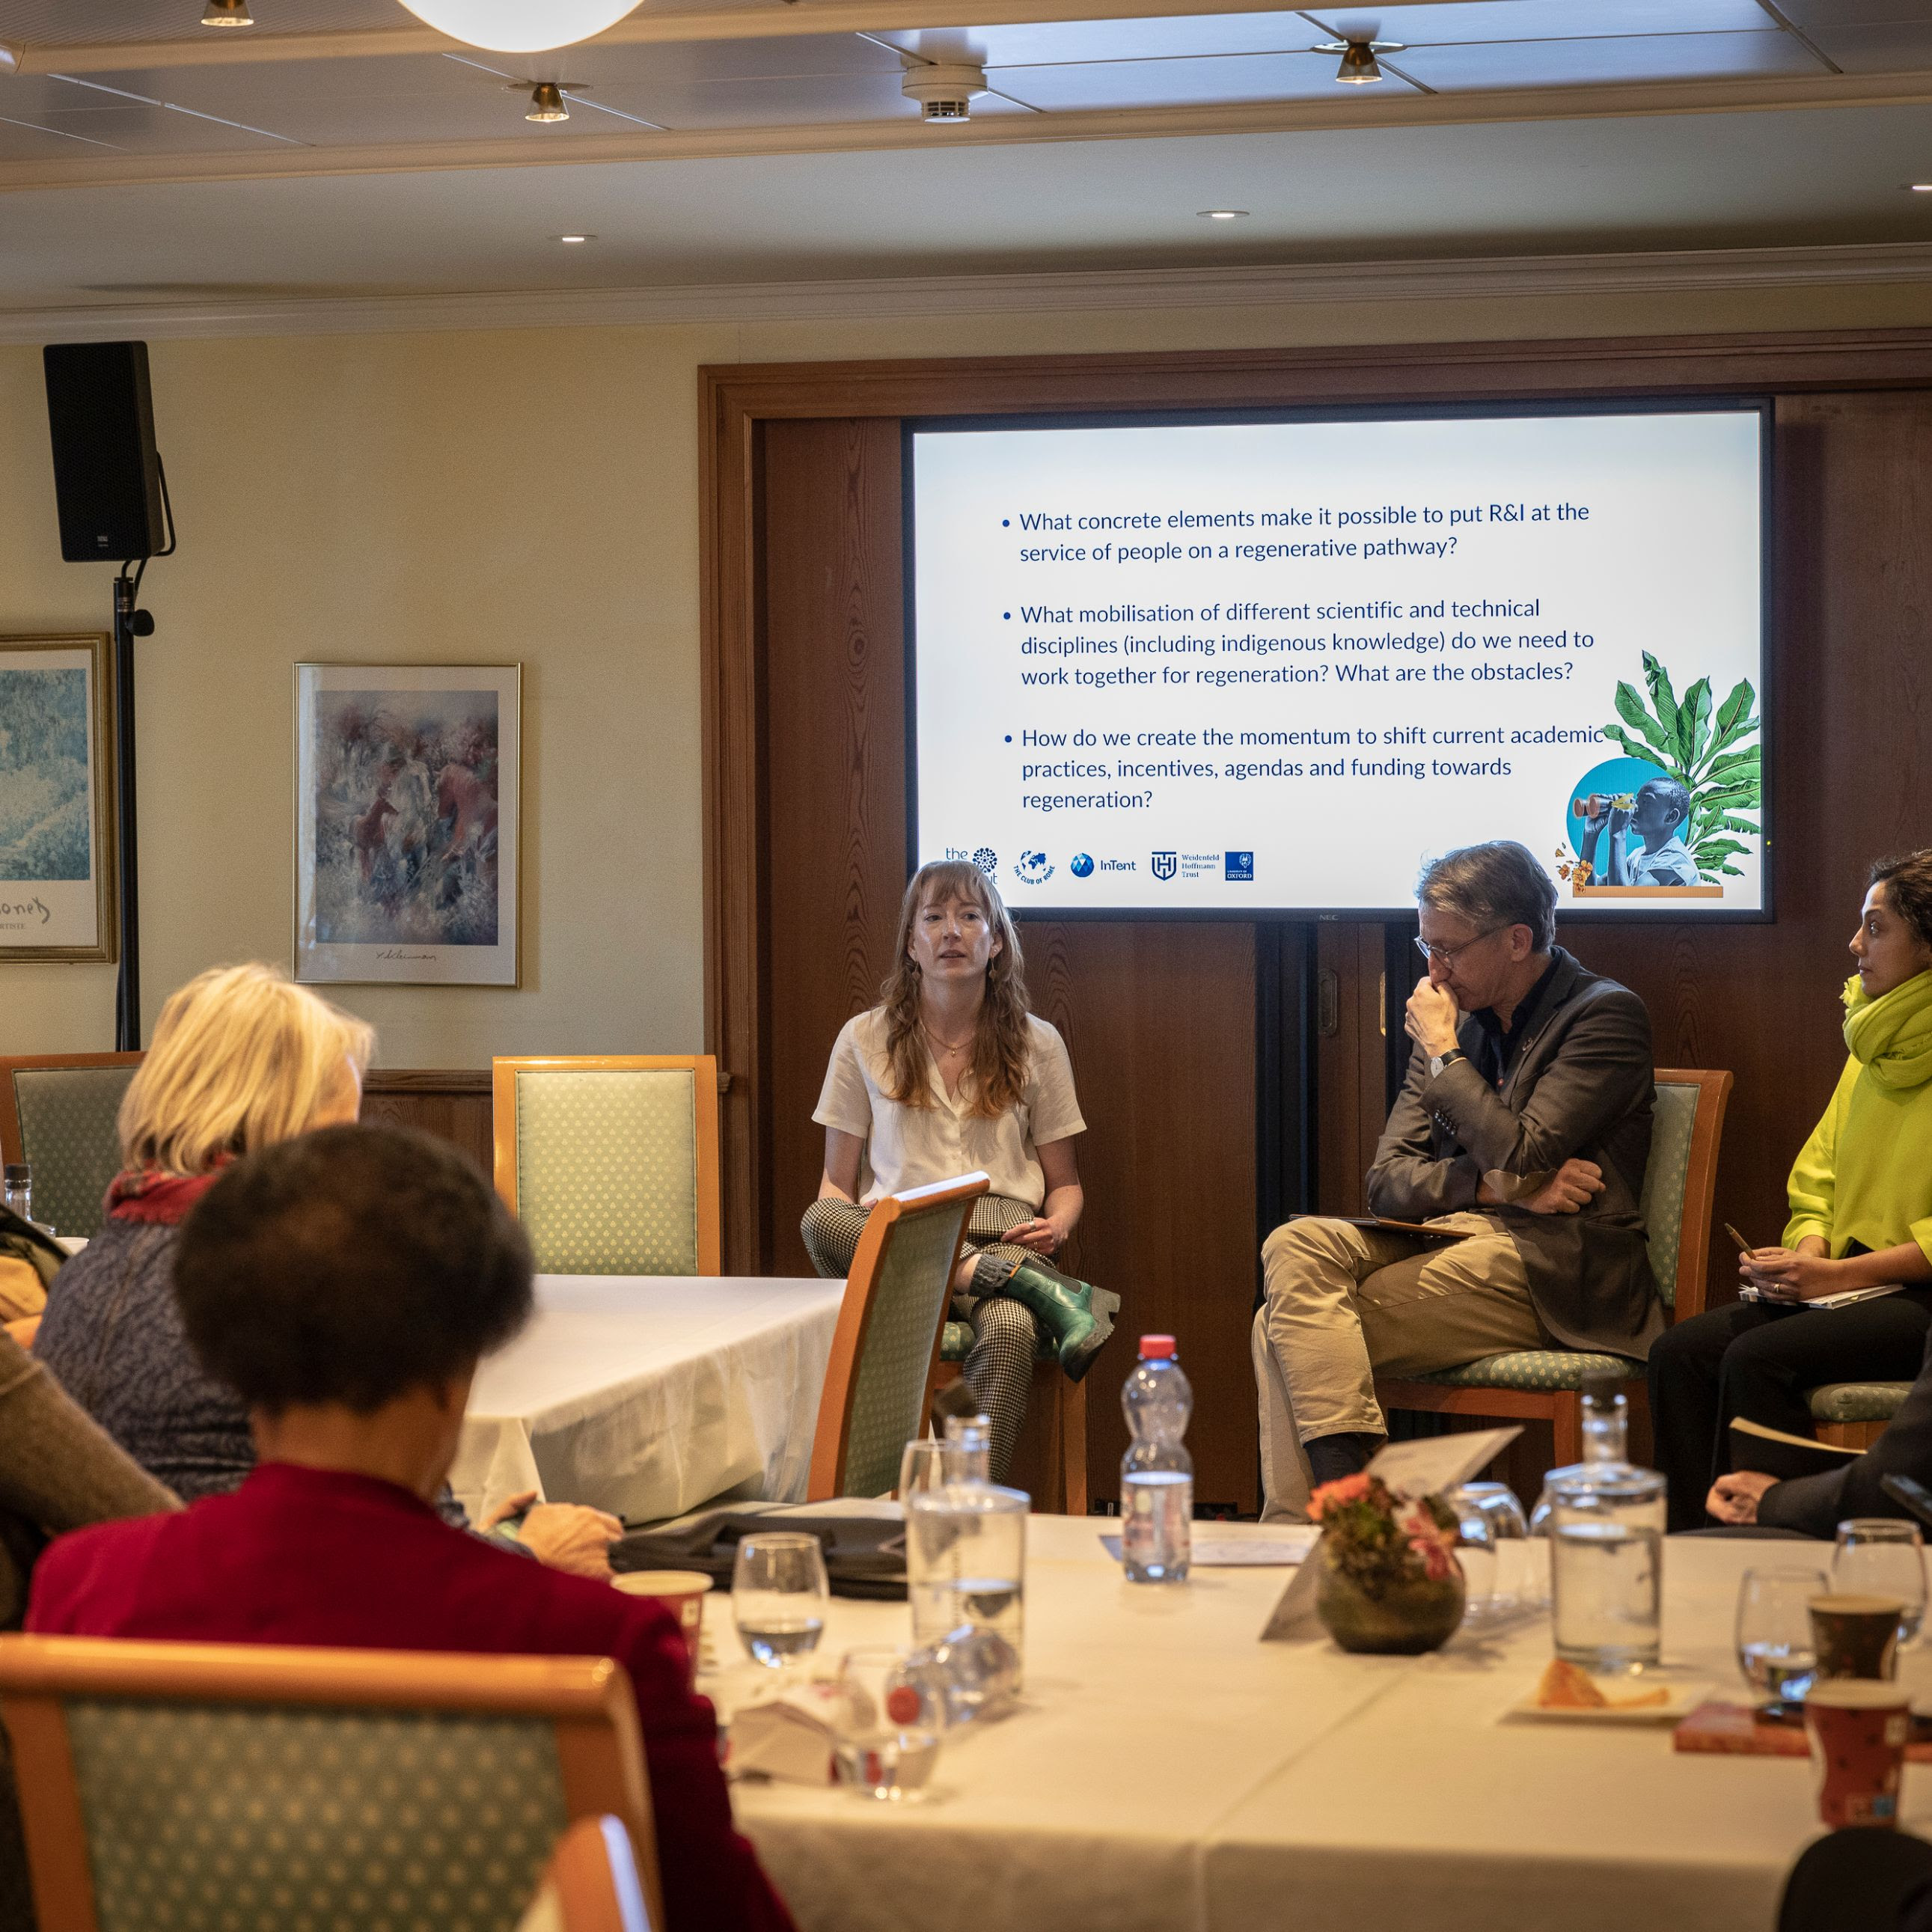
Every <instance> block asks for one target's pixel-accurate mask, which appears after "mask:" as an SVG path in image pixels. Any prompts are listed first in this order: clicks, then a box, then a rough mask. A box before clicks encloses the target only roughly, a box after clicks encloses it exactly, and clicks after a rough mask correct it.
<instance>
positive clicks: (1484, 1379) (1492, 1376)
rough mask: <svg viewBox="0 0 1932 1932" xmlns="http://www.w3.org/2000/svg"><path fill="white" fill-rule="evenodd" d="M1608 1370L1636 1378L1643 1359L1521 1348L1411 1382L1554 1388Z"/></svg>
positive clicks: (1569, 1385)
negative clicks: (1634, 1360) (1508, 1353)
mask: <svg viewBox="0 0 1932 1932" xmlns="http://www.w3.org/2000/svg"><path fill="white" fill-rule="evenodd" d="M1602 1370H1609V1371H1610V1373H1612V1374H1613V1375H1620V1376H1629V1377H1632V1378H1635V1377H1637V1376H1641V1375H1642V1374H1643V1364H1642V1363H1641V1362H1633V1361H1627V1360H1626V1359H1625V1358H1624V1357H1623V1356H1622V1355H1592V1354H1590V1353H1589V1352H1588V1351H1587V1350H1585V1349H1518V1350H1517V1351H1516V1352H1514V1353H1512V1354H1510V1355H1485V1356H1484V1358H1482V1360H1481V1361H1479V1362H1465V1363H1464V1364H1463V1366H1462V1367H1460V1369H1439V1370H1437V1371H1436V1373H1434V1374H1433V1375H1428V1376H1409V1378H1408V1379H1409V1381H1411V1382H1433V1383H1434V1384H1435V1385H1436V1386H1437V1387H1438V1388H1506V1389H1529V1390H1534V1391H1546V1392H1547V1391H1554V1390H1559V1389H1580V1388H1582V1387H1583V1378H1584V1377H1585V1376H1587V1375H1590V1374H1592V1373H1600V1372H1601V1371H1602Z"/></svg>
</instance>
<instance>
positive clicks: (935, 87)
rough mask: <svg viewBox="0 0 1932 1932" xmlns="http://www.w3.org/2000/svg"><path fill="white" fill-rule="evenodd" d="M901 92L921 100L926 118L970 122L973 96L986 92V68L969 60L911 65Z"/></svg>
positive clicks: (907, 96) (912, 99) (921, 110)
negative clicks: (966, 61)
mask: <svg viewBox="0 0 1932 1932" xmlns="http://www.w3.org/2000/svg"><path fill="white" fill-rule="evenodd" d="M899 88H900V92H901V93H903V94H904V96H905V98H907V100H908V101H917V102H918V103H919V118H921V119H922V120H926V121H970V120H971V118H972V117H973V97H974V95H976V94H984V93H985V92H986V69H985V68H983V67H976V66H973V65H969V64H967V63H964V62H961V63H956V64H941V65H937V66H932V67H915V68H907V70H906V77H905V79H904V80H903V81H901V83H899Z"/></svg>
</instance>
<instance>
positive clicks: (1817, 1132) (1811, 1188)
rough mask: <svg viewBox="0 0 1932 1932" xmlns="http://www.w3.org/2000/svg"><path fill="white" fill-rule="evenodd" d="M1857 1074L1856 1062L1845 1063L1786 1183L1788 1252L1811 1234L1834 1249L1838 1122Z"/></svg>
mask: <svg viewBox="0 0 1932 1932" xmlns="http://www.w3.org/2000/svg"><path fill="white" fill-rule="evenodd" d="M1857 1078H1858V1062H1857V1061H1855V1060H1847V1061H1846V1063H1845V1070H1844V1072H1843V1073H1841V1075H1840V1076H1838V1086H1837V1087H1836V1088H1835V1089H1834V1090H1833V1092H1832V1098H1831V1102H1830V1104H1829V1106H1827V1107H1826V1109H1825V1112H1824V1113H1823V1115H1822V1116H1821V1117H1820V1120H1819V1122H1818V1124H1817V1126H1816V1127H1814V1128H1813V1129H1812V1130H1811V1139H1809V1140H1808V1141H1807V1142H1805V1145H1804V1146H1803V1147H1802V1148H1800V1149H1799V1152H1798V1158H1797V1159H1796V1160H1795V1161H1793V1163H1791V1178H1790V1180H1789V1181H1787V1182H1786V1183H1785V1193H1786V1196H1787V1198H1788V1199H1789V1200H1790V1203H1791V1219H1790V1220H1789V1221H1787V1223H1785V1227H1784V1245H1785V1247H1787V1248H1795V1247H1797V1245H1798V1244H1799V1242H1800V1241H1803V1240H1804V1239H1805V1237H1806V1236H1807V1235H1818V1236H1820V1238H1822V1239H1823V1241H1824V1242H1825V1244H1826V1247H1828V1248H1829V1247H1830V1245H1831V1241H1832V1216H1833V1214H1834V1211H1835V1208H1836V1207H1837V1205H1838V1122H1839V1119H1840V1118H1841V1115H1843V1112H1844V1103H1845V1091H1846V1088H1847V1087H1848V1086H1849V1085H1850V1084H1851V1083H1852V1082H1853V1081H1855V1079H1857Z"/></svg>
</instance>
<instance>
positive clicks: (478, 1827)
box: [68, 1700, 568, 1932]
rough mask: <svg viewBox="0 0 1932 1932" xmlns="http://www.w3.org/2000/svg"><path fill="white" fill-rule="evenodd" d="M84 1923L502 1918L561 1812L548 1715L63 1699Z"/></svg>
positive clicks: (216, 1924)
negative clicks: (91, 1897) (85, 1893)
mask: <svg viewBox="0 0 1932 1932" xmlns="http://www.w3.org/2000/svg"><path fill="white" fill-rule="evenodd" d="M68 1735H69V1738H70V1739H71V1746H72V1749H73V1753H74V1776H75V1781H76V1783H77V1786H78V1787H79V1791H80V1802H81V1808H82V1811H83V1815H84V1818H85V1821H86V1833H87V1852H88V1862H89V1867H90V1870H91V1875H92V1879H93V1882H94V1892H95V1912H96V1916H97V1919H98V1924H99V1926H100V1928H101V1932H157V1928H160V1927H167V1928H170V1932H229V1928H239V1932H248V1928H254V1927H267V1926H283V1927H296V1926H302V1925H316V1926H346V1925H357V1926H371V1927H373V1926H376V1925H379V1924H381V1925H389V1926H394V1927H410V1928H411V1932H513V1928H514V1927H515V1926H516V1924H517V1921H518V1919H519V1918H520V1917H521V1915H522V1913H523V1907H524V1906H526V1904H527V1903H528V1902H529V1900H530V1898H531V1897H532V1894H534V1893H535V1891H536V1889H537V1888H538V1884H539V1882H541V1879H542V1876H543V1873H544V1866H545V1864H546V1863H547V1861H548V1858H549V1856H550V1849H551V1847H552V1846H553V1845H554V1844H555V1843H556V1841H557V1838H559V1835H561V1833H562V1831H563V1829H564V1826H565V1824H566V1823H568V1816H567V1814H566V1811H565V1802H564V1792H563V1781H562V1771H561V1769H560V1766H559V1761H558V1757H557V1747H556V1728H555V1726H554V1724H553V1722H552V1721H550V1720H549V1719H547V1718H542V1719H538V1718H522V1717H507V1718H505V1717H493V1716H469V1715H422V1716H419V1715H415V1714H413V1713H403V1712H387V1711H343V1712H338V1711H318V1710H305V1709H273V1708H263V1707H254V1708H240V1709H237V1708H232V1707H223V1706H196V1705H191V1704H190V1705H181V1706H172V1707H171V1706H164V1705H161V1706H157V1705H155V1704H151V1703H120V1702H118V1701H115V1700H74V1701H73V1702H71V1703H69V1704H68Z"/></svg>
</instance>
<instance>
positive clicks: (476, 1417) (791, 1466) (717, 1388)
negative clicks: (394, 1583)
mask: <svg viewBox="0 0 1932 1932" xmlns="http://www.w3.org/2000/svg"><path fill="white" fill-rule="evenodd" d="M844 1289H845V1284H844V1283H843V1282H841V1281H820V1280H816V1279H814V1280H803V1281H799V1280H759V1279H753V1278H751V1277H737V1276H730V1275H726V1276H716V1275H539V1276H538V1277H537V1280H536V1313H535V1314H534V1315H533V1316H532V1317H531V1319H530V1321H529V1325H528V1326H527V1327H526V1328H525V1329H524V1330H523V1333H522V1334H520V1335H519V1336H518V1337H517V1338H516V1340H514V1341H513V1342H512V1343H510V1345H509V1346H508V1347H507V1348H505V1349H502V1350H499V1352H497V1353H496V1355H492V1356H491V1357H490V1358H489V1359H488V1360H487V1361H485V1362H484V1364H483V1365H482V1366H481V1368H479V1369H478V1371H477V1374H476V1380H475V1385H474V1386H473V1387H472V1389H471V1390H470V1392H469V1410H468V1412H467V1413H466V1415H465V1416H464V1418H463V1437H462V1441H461V1443H460V1445H459V1447H458V1450H457V1454H456V1463H455V1468H454V1469H452V1471H451V1472H450V1484H451V1486H452V1488H454V1489H455V1492H456V1494H457V1497H458V1500H459V1501H460V1502H461V1503H462V1504H463V1507H464V1508H466V1510H468V1511H469V1514H470V1517H471V1518H472V1520H480V1519H481V1517H482V1516H483V1514H484V1513H485V1512H486V1511H487V1510H488V1509H490V1508H491V1507H493V1505H495V1504H496V1503H497V1502H500V1501H502V1499H505V1498H507V1497H509V1496H515V1495H517V1494H518V1493H520V1492H522V1491H524V1490H536V1491H537V1492H538V1494H539V1495H540V1496H542V1497H544V1499H547V1500H548V1501H550V1502H573V1503H589V1504H592V1505H595V1507H597V1508H599V1509H606V1510H608V1511H610V1512H611V1513H612V1514H613V1515H615V1516H619V1517H622V1518H623V1519H624V1520H625V1521H626V1522H628V1523H644V1522H650V1521H654V1520H658V1519H661V1518H663V1517H672V1516H677V1515H679V1514H682V1512H683V1511H686V1510H689V1509H694V1508H697V1505H699V1504H700V1503H703V1502H709V1500H710V1499H712V1497H714V1496H720V1495H722V1494H724V1493H725V1492H727V1491H731V1492H733V1493H736V1494H739V1495H742V1496H760V1497H763V1498H765V1499H768V1500H770V1501H772V1502H796V1501H797V1500H798V1499H800V1498H802V1496H803V1495H804V1494H805V1478H806V1475H808V1472H809V1469H810V1467H811V1438H812V1432H813V1430H814V1427H815V1426H816V1424H817V1419H818V1398H819V1394H820V1391H821V1390H822V1389H823V1386H824V1383H825V1365H826V1361H828V1360H829V1358H830V1355H831V1352H832V1332H833V1331H834V1330H835V1328H836V1327H837V1326H838V1304H839V1301H840V1298H841V1296H842V1295H844Z"/></svg>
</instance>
